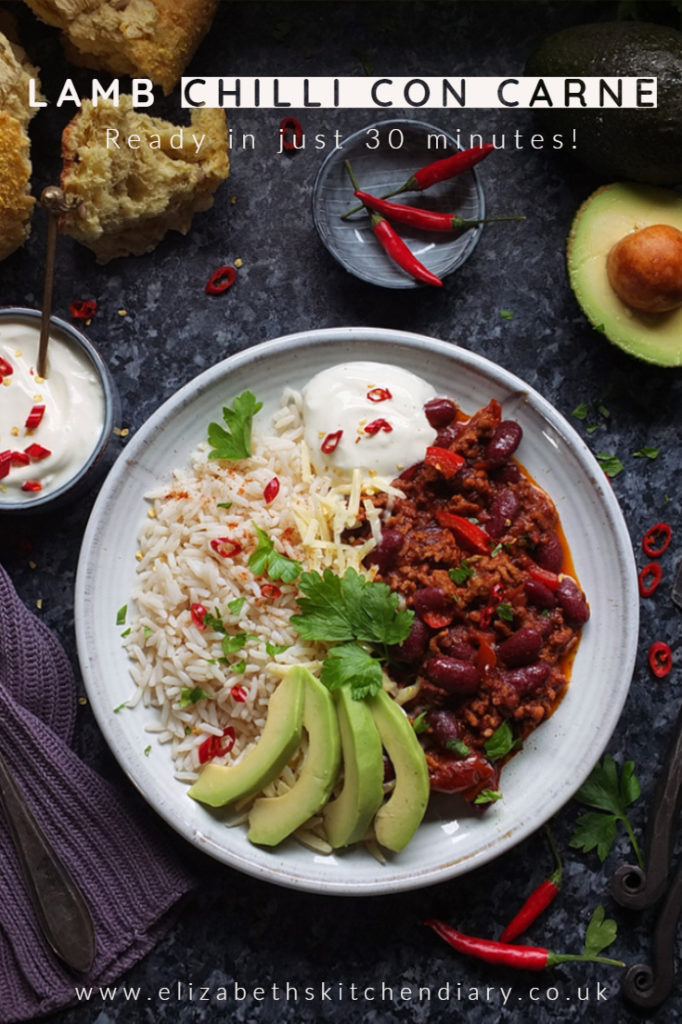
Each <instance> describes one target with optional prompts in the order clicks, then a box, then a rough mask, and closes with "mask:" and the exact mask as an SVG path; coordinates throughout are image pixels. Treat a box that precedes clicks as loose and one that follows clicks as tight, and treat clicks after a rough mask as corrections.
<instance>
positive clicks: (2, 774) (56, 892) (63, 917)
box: [0, 754, 95, 973]
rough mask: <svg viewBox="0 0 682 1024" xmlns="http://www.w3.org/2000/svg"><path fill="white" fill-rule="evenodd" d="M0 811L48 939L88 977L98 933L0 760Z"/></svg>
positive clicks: (61, 954)
mask: <svg viewBox="0 0 682 1024" xmlns="http://www.w3.org/2000/svg"><path fill="white" fill-rule="evenodd" d="M0 805H1V806H2V808H3V810H4V812H5V817H6V818H7V822H8V824H9V828H10V833H11V836H12V838H13V840H14V845H15V846H16V849H17V853H18V855H19V861H20V863H21V868H22V871H23V873H24V878H25V880H26V885H27V887H28V891H29V895H30V897H31V902H32V903H33V909H34V910H35V914H36V917H37V919H38V923H39V924H40V927H41V929H42V931H43V933H44V935H45V938H46V939H47V941H48V943H49V945H50V946H51V948H52V949H53V950H54V952H55V953H56V954H57V956H58V957H60V958H61V959H62V960H63V961H64V963H65V964H67V966H69V967H71V968H72V969H73V970H74V971H80V972H82V973H86V972H87V971H89V970H90V968H91V967H92V964H93V961H94V958H95V929H94V926H93V923H92V917H91V915H90V911H89V909H88V905H87V903H86V901H85V898H84V896H83V894H82V892H81V890H80V889H79V888H78V886H77V885H76V882H75V881H74V879H73V877H72V876H71V873H70V872H69V871H68V870H67V868H66V867H65V866H64V864H63V862H62V861H61V860H60V858H59V857H58V855H57V854H56V852H55V851H54V849H53V848H52V846H51V845H50V843H49V842H48V840H47V838H46V836H45V834H44V832H43V830H42V829H41V828H40V826H39V825H38V822H37V821H36V820H35V818H34V816H33V814H32V812H31V811H30V810H29V808H28V806H27V804H26V801H25V799H24V796H23V794H22V793H21V791H20V789H19V787H18V785H17V783H16V781H15V780H14V778H13V776H12V774H11V772H10V770H9V768H8V766H7V764H6V762H5V760H4V758H3V757H2V755H1V754H0Z"/></svg>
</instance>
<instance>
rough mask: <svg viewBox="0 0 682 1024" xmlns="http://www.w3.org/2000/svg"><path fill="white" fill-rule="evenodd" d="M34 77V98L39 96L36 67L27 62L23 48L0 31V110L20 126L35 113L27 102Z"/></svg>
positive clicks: (23, 125)
mask: <svg viewBox="0 0 682 1024" xmlns="http://www.w3.org/2000/svg"><path fill="white" fill-rule="evenodd" d="M31 78H35V80H36V87H35V94H36V98H39V97H40V85H39V81H38V69H37V68H34V67H33V65H32V64H30V63H29V61H28V59H27V57H26V54H25V52H24V50H23V49H22V48H21V46H19V45H18V44H17V43H15V42H10V40H9V39H8V38H7V36H5V35H3V34H2V33H1V32H0V110H4V111H6V112H7V113H8V114H11V115H12V117H14V118H15V119H16V120H17V121H18V122H19V124H20V125H21V127H22V128H24V129H26V128H27V127H28V122H29V121H30V120H31V118H32V117H33V115H34V114H35V113H36V111H35V109H34V108H32V107H30V106H29V104H28V98H29V94H28V87H29V81H30V79H31Z"/></svg>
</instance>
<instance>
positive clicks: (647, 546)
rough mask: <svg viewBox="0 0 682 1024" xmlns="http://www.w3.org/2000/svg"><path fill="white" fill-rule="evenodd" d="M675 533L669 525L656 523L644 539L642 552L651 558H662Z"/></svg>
mask: <svg viewBox="0 0 682 1024" xmlns="http://www.w3.org/2000/svg"><path fill="white" fill-rule="evenodd" d="M672 536H673V532H672V530H671V529H670V527H669V526H668V524H667V523H654V525H653V526H650V527H649V529H648V530H647V531H646V533H645V534H644V537H643V538H642V551H643V552H644V554H645V555H647V556H648V557H649V558H660V556H661V555H662V554H663V552H664V551H666V550H667V548H668V545H669V544H670V541H671V540H672Z"/></svg>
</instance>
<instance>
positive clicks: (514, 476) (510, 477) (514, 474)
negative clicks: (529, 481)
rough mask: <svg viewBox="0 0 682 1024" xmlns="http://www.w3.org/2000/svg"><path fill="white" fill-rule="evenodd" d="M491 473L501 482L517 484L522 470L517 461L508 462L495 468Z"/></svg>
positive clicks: (494, 478)
mask: <svg viewBox="0 0 682 1024" xmlns="http://www.w3.org/2000/svg"><path fill="white" fill-rule="evenodd" d="M490 475H491V477H492V478H493V480H495V481H496V482H497V483H499V484H517V483H518V482H519V480H520V479H521V470H520V469H519V467H518V466H517V465H516V463H515V462H507V463H506V465H504V466H499V467H498V468H497V469H493V470H492V472H491V474H490Z"/></svg>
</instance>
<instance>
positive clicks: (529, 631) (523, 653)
mask: <svg viewBox="0 0 682 1024" xmlns="http://www.w3.org/2000/svg"><path fill="white" fill-rule="evenodd" d="M542 643H543V641H542V633H541V632H540V631H539V630H537V629H533V627H532V626H523V627H522V628H521V629H517V631H516V632H515V633H512V635H511V636H509V637H507V639H506V640H503V641H502V643H501V644H499V645H498V647H497V656H498V658H499V659H500V661H503V662H504V664H505V665H506V666H507V667H508V668H521V667H522V666H523V665H529V664H530V663H531V661H535V659H536V658H537V656H538V654H539V653H540V651H541V650H542Z"/></svg>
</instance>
